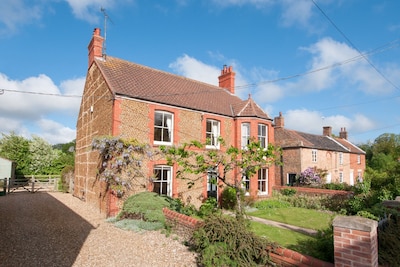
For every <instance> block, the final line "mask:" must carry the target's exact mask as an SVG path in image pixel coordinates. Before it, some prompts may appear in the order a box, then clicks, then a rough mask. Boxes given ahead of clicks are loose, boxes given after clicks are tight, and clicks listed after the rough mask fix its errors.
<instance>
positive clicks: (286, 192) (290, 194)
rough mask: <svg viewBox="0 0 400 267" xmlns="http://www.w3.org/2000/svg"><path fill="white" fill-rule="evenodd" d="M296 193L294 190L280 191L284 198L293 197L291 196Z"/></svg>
mask: <svg viewBox="0 0 400 267" xmlns="http://www.w3.org/2000/svg"><path fill="white" fill-rule="evenodd" d="M296 192H297V191H296V189H294V188H283V189H282V190H281V194H282V195H284V196H293V195H296Z"/></svg>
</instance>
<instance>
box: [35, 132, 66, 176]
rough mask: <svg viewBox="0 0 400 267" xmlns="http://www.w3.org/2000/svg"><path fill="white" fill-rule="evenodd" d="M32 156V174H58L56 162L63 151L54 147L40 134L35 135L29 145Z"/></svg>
mask: <svg viewBox="0 0 400 267" xmlns="http://www.w3.org/2000/svg"><path fill="white" fill-rule="evenodd" d="M29 152H30V156H31V165H30V171H31V174H58V173H59V172H60V171H61V170H58V169H57V168H55V166H54V162H55V161H56V160H57V159H58V158H59V157H60V155H61V151H60V150H57V149H53V147H52V145H51V144H50V143H48V142H47V141H46V140H44V139H43V138H41V137H39V136H33V137H32V140H31V142H30V145H29Z"/></svg>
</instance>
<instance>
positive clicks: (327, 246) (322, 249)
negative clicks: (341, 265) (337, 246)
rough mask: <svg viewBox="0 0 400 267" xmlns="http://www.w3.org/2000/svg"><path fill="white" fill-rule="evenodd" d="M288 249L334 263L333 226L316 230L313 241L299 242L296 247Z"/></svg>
mask: <svg viewBox="0 0 400 267" xmlns="http://www.w3.org/2000/svg"><path fill="white" fill-rule="evenodd" d="M289 248H290V249H293V250H300V251H307V255H309V256H312V257H314V258H317V259H320V260H323V261H326V262H332V263H333V262H334V258H335V255H334V241H333V226H332V225H331V226H330V227H328V228H326V229H324V230H318V232H317V235H316V236H315V238H313V239H306V240H303V241H299V243H298V244H297V245H294V246H290V247H289Z"/></svg>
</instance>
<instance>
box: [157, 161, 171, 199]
mask: <svg viewBox="0 0 400 267" xmlns="http://www.w3.org/2000/svg"><path fill="white" fill-rule="evenodd" d="M156 170H160V171H161V172H160V173H161V178H163V176H164V171H166V175H167V177H166V179H161V180H159V179H157V175H156ZM153 175H154V176H153V190H152V192H155V193H157V194H159V195H165V196H169V197H172V166H168V165H154V166H153ZM156 183H158V184H160V186H159V187H158V188H159V189H160V190H158V192H157V191H155V189H156V187H155V184H156ZM164 184H165V186H166V188H165V190H166V194H163V188H164V186H163V185H164Z"/></svg>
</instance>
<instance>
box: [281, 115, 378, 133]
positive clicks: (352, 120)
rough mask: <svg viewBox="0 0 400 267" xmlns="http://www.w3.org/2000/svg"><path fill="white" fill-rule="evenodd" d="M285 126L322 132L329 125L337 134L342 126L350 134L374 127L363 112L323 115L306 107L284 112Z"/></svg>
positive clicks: (302, 130) (303, 130)
mask: <svg viewBox="0 0 400 267" xmlns="http://www.w3.org/2000/svg"><path fill="white" fill-rule="evenodd" d="M284 119H285V128H287V129H291V130H297V131H301V132H305V133H312V134H322V128H323V127H324V126H331V127H332V133H333V134H336V135H338V134H339V131H340V129H341V128H342V127H345V128H346V129H347V131H348V132H349V133H350V134H359V133H363V132H366V131H369V130H372V129H374V127H376V125H375V124H374V122H373V121H372V120H371V119H369V118H368V117H367V116H365V115H363V114H354V115H353V116H352V117H346V116H343V115H331V116H324V115H323V114H322V113H321V112H319V111H312V110H307V109H295V110H289V111H287V112H286V113H285V114H284Z"/></svg>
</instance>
